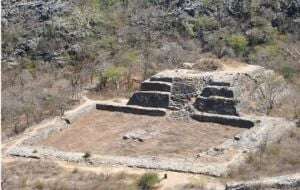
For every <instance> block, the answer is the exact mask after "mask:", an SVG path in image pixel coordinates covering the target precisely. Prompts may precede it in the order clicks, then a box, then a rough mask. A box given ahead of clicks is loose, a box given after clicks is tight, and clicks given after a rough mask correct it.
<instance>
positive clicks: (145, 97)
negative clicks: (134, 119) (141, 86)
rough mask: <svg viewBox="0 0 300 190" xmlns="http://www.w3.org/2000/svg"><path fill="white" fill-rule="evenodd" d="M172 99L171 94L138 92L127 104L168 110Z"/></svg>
mask: <svg viewBox="0 0 300 190" xmlns="http://www.w3.org/2000/svg"><path fill="white" fill-rule="evenodd" d="M170 98H171V93H170V92H162V91H138V92H135V93H134V94H133V95H132V97H131V98H130V100H129V101H128V103H127V104H128V105H138V106H143V107H159V108H167V107H169V103H170Z"/></svg>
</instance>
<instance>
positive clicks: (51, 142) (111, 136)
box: [38, 110, 245, 157]
mask: <svg viewBox="0 0 300 190" xmlns="http://www.w3.org/2000/svg"><path fill="white" fill-rule="evenodd" d="M242 130H245V129H241V128H236V127H230V126H225V125H219V124H213V123H200V122H197V121H193V120H190V121H189V122H187V121H175V120H172V119H170V118H168V117H151V116H141V115H134V114H125V113H117V112H107V111H99V110H93V111H91V112H90V113H89V114H86V115H85V116H83V117H82V118H80V119H78V120H77V121H76V122H74V123H72V124H71V127H70V128H68V129H65V130H63V131H61V132H59V133H56V134H54V135H51V136H50V137H49V138H48V139H46V140H44V141H42V142H39V143H38V145H44V146H50V147H54V148H57V149H60V150H63V151H73V152H89V153H96V154H102V155H119V156H121V155H122V156H141V155H151V156H171V157H172V156H176V157H191V156H195V155H196V154H197V153H199V152H201V151H204V150H207V149H208V148H210V147H213V146H217V145H219V144H221V143H222V142H224V141H225V140H226V139H228V138H233V136H234V135H235V134H238V133H240V132H242Z"/></svg>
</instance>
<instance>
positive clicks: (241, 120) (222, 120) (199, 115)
mask: <svg viewBox="0 0 300 190" xmlns="http://www.w3.org/2000/svg"><path fill="white" fill-rule="evenodd" d="M191 117H192V118H193V119H195V120H197V121H201V122H210V123H219V124H223V125H230V126H234V127H240V128H247V129H249V128H251V127H253V126H254V124H255V121H252V120H251V119H248V118H245V117H238V116H230V115H219V114H212V113H204V112H196V113H193V114H192V115H191Z"/></svg>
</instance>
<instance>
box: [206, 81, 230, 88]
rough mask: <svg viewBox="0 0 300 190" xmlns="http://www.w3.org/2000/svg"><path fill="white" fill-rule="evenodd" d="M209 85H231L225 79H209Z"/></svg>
mask: <svg viewBox="0 0 300 190" xmlns="http://www.w3.org/2000/svg"><path fill="white" fill-rule="evenodd" d="M208 84H209V85H211V86H227V87H229V86H230V83H229V82H224V81H209V82H208Z"/></svg>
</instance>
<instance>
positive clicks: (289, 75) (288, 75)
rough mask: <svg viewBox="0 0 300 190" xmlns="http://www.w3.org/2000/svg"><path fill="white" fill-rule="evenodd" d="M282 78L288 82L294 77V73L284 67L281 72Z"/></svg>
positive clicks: (291, 69) (287, 67) (292, 70)
mask: <svg viewBox="0 0 300 190" xmlns="http://www.w3.org/2000/svg"><path fill="white" fill-rule="evenodd" d="M281 72H282V74H283V77H284V78H285V79H287V80H290V79H292V78H293V77H294V75H295V74H296V71H295V70H294V69H293V68H291V67H289V66H284V67H283V68H282V70H281Z"/></svg>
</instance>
